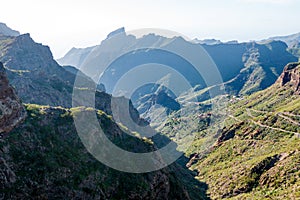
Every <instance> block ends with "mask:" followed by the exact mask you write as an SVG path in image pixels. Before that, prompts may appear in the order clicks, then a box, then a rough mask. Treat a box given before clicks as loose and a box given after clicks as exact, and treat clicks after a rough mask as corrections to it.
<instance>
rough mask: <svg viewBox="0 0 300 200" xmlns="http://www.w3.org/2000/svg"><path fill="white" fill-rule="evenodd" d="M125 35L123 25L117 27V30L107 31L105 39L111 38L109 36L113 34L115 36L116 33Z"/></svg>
mask: <svg viewBox="0 0 300 200" xmlns="http://www.w3.org/2000/svg"><path fill="white" fill-rule="evenodd" d="M119 34H120V35H121V34H122V35H125V34H126V32H125V28H124V27H121V28H118V29H117V30H114V31H113V32H111V33H109V34H108V35H107V38H106V39H109V38H111V37H113V36H116V35H119Z"/></svg>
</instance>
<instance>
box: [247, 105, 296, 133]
mask: <svg viewBox="0 0 300 200" xmlns="http://www.w3.org/2000/svg"><path fill="white" fill-rule="evenodd" d="M246 111H247V115H248V116H249V117H251V118H254V117H253V115H252V113H251V111H250V109H248V108H247V109H246ZM262 112H263V111H262ZM270 113H272V112H270ZM249 120H250V121H251V122H252V123H254V124H256V125H258V126H260V127H264V128H269V129H272V130H276V131H281V132H285V133H292V134H295V135H296V136H297V137H298V138H300V133H297V132H293V131H287V130H284V129H281V128H274V127H271V126H268V125H265V124H262V123H260V122H257V121H255V120H253V119H249Z"/></svg>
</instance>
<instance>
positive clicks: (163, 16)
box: [0, 0, 300, 58]
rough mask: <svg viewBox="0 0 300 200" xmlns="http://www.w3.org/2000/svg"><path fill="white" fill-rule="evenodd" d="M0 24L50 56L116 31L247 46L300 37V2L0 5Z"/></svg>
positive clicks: (46, 1)
mask: <svg viewBox="0 0 300 200" xmlns="http://www.w3.org/2000/svg"><path fill="white" fill-rule="evenodd" d="M0 5H1V12H0V22H4V23H6V24H7V25H8V26H10V27H11V28H13V29H16V30H18V31H20V32H21V33H28V32H29V33H30V34H31V36H32V38H33V39H34V40H35V41H36V42H39V43H43V44H45V45H49V46H50V48H51V50H52V51H53V54H54V57H55V58H58V57H61V56H63V55H64V54H65V53H66V52H67V51H68V50H69V49H70V48H71V47H73V46H75V47H86V46H91V45H95V44H99V43H100V42H101V40H103V39H105V37H106V35H107V34H108V33H109V32H111V31H112V30H115V29H117V28H119V27H122V26H124V27H125V28H126V29H127V30H132V29H139V28H163V29H170V30H173V31H176V32H180V33H182V34H184V35H187V36H188V37H190V38H195V37H197V38H200V39H204V38H216V39H221V40H233V39H238V40H240V41H245V40H246V41H247V40H252V39H262V38H266V37H269V36H275V35H286V34H292V33H296V32H300V26H299V19H300V12H299V10H300V1H299V0H185V1H184V0H147V1H146V0H119V1H117V0H81V1H79V0H26V1H24V0H0Z"/></svg>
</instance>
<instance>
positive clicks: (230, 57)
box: [0, 26, 300, 200]
mask: <svg viewBox="0 0 300 200" xmlns="http://www.w3.org/2000/svg"><path fill="white" fill-rule="evenodd" d="M14 34H15V35H14ZM206 42H207V43H206V44H200V43H203V42H196V43H195V42H188V41H185V40H184V39H183V38H180V37H175V38H165V37H162V36H157V35H154V34H149V35H146V36H144V37H142V38H136V37H134V36H131V35H127V34H126V32H125V30H124V29H123V28H121V29H118V30H116V31H114V32H112V33H111V34H109V35H108V37H107V39H106V40H104V41H102V43H101V44H100V45H97V46H94V47H91V48H87V49H73V50H72V51H71V52H69V53H68V54H67V55H66V56H65V58H63V59H61V60H60V62H62V61H65V62H66V63H65V64H66V65H65V66H61V65H59V64H58V63H57V62H56V61H55V60H54V59H53V57H52V54H51V52H50V49H49V48H48V47H47V46H44V45H42V44H37V43H36V42H34V41H33V40H32V38H31V37H30V35H29V34H23V35H18V34H17V33H16V32H14V31H12V30H11V29H9V28H8V27H7V26H4V28H3V29H2V32H1V31H0V89H1V90H0V199H132V200H135V199H145V200H146V199H149V200H152V199H158V200H160V199H163V200H165V199H167V200H168V199H170V200H173V199H191V200H199V199H299V198H300V193H299V187H300V178H299V177H300V145H299V144H300V143H299V141H300V140H299V138H300V128H299V127H300V126H299V124H300V63H299V62H294V61H297V60H298V58H297V56H295V55H297V54H295V52H294V51H291V50H296V49H297V48H296V47H295V46H290V47H289V46H288V45H287V44H286V43H284V42H282V41H263V42H249V43H236V42H230V43H219V42H218V41H214V40H211V41H206ZM167 45H175V46H176V45H178V47H183V46H184V47H189V49H190V50H191V51H190V52H189V53H195V52H193V50H194V49H195V46H197V45H201V46H202V47H203V48H204V49H205V50H206V51H207V52H208V54H209V55H210V56H211V58H213V60H214V61H215V63H216V65H217V67H218V69H219V71H220V73H221V75H222V78H223V80H224V82H225V83H224V85H225V89H226V94H224V95H219V96H216V97H214V98H213V99H211V98H210V96H209V94H208V91H209V90H215V89H221V87H223V85H222V84H221V85H219V84H217V85H207V84H206V83H205V82H203V79H202V78H201V77H200V76H198V74H195V73H194V72H195V71H193V70H192V68H189V67H190V66H189V63H187V62H185V61H184V60H183V59H180V58H178V57H176V59H174V60H173V59H170V58H174V57H172V56H171V57H170V54H168V52H165V51H161V50H157V51H156V50H155V48H154V50H153V49H151V48H149V46H150V47H165V46H167ZM143 47H148V48H143ZM136 48H139V50H136ZM130 50H135V51H130ZM128 51H129V52H128ZM124 53H127V54H125V55H126V57H125V58H126V59H128V58H129V59H128V60H125V61H126V62H123V61H124V60H122V58H124V57H122V56H121V58H120V59H116V60H117V65H113V66H112V67H111V68H108V69H109V70H103V69H104V68H105V67H106V66H107V65H108V64H109V62H110V61H111V60H115V58H118V56H119V55H124ZM147 53H149V54H147ZM147 55H148V56H147ZM197 55H198V54H197ZM75 58H76V59H75ZM163 58H167V59H163ZM149 59H150V60H151V59H154V60H155V59H157V60H158V61H161V62H162V63H165V64H169V65H173V67H174V69H177V70H178V71H179V72H180V73H181V74H183V75H184V76H186V78H189V79H190V83H191V84H192V85H193V88H191V89H190V90H189V91H187V92H186V93H184V94H183V95H181V96H179V97H176V96H175V94H174V93H173V92H172V91H171V90H170V89H169V88H166V87H163V86H162V85H160V83H161V82H163V81H164V80H160V81H161V82H156V83H153V84H148V85H145V87H139V88H137V89H136V90H135V93H134V94H132V96H131V99H132V100H133V102H131V101H130V100H129V99H127V98H124V97H114V96H112V95H111V94H107V93H105V92H103V89H104V88H103V85H100V84H96V82H98V79H97V75H100V74H97V73H96V74H95V73H93V72H95V69H96V70H100V71H101V69H102V70H103V71H101V72H103V77H104V79H102V80H103V81H104V82H103V84H106V89H107V91H108V92H111V90H112V88H111V86H110V84H114V83H115V81H116V79H118V78H119V77H120V76H121V75H122V73H124V72H127V70H131V68H132V66H136V64H139V63H141V62H142V61H149ZM172 61H173V62H172ZM69 62H70V63H69ZM71 62H72V63H73V65H74V66H75V67H74V66H70V65H69V64H71ZM118 62H119V63H118ZM289 62H290V63H289ZM287 63H289V64H287ZM75 64H76V65H75ZM147 67H148V66H147ZM150 67H152V65H150ZM80 69H84V70H83V71H80ZM158 70H159V69H158ZM144 73H146V72H144ZM156 73H157V71H156ZM140 75H141V78H144V77H147V76H154V75H155V73H146V74H142V73H141V74H140ZM143 75H144V76H143ZM76 76H77V78H79V79H82V80H84V83H86V85H85V84H84V85H82V86H80V87H76V88H74V80H75V77H76ZM212 76H215V74H212ZM199 77H200V78H199ZM167 78H168V77H167ZM125 84H126V83H125ZM97 85H98V86H97ZM97 87H98V89H99V90H97ZM74 90H75V91H79V92H80V94H82V95H81V96H80V97H81V99H80V100H79V101H83V102H85V101H89V100H90V99H88V96H86V95H85V94H86V93H87V92H89V91H92V92H95V95H94V97H95V99H93V103H95V108H91V107H87V106H80V107H76V106H75V107H72V94H73V91H74ZM237 95H240V96H237ZM193 97H197V98H193ZM190 99H194V101H190ZM222 99H225V100H226V102H227V104H225V105H223V104H221V105H220V107H217V109H216V110H214V109H213V106H212V104H213V102H215V101H218V100H222ZM112 100H115V101H113V102H115V104H113V105H112ZM24 103H25V104H24ZM185 103H191V104H192V105H194V106H193V107H192V109H187V108H186V107H184V105H185ZM77 104H78V105H80V103H78V102H75V105H77ZM120 105H129V112H126V113H123V110H119V109H118V108H119V107H118V106H120ZM133 105H134V106H135V107H136V108H137V109H138V111H139V112H140V113H141V114H142V116H143V117H145V118H147V117H154V119H157V121H154V122H159V123H157V124H155V128H156V131H157V132H159V133H158V134H156V135H155V136H153V137H143V135H141V133H139V132H137V131H135V130H132V128H131V127H129V126H127V123H122V122H123V121H121V122H120V121H117V120H116V118H114V117H112V115H113V112H112V109H113V108H114V111H117V112H118V113H117V116H118V117H119V118H122V119H123V120H124V122H127V120H129V118H132V120H133V121H134V122H135V124H137V125H139V126H146V125H148V122H146V121H145V120H144V119H142V118H140V115H139V113H138V111H137V109H135V108H134V107H133ZM182 105H183V107H182ZM114 106H116V107H114ZM162 107H163V108H164V109H166V112H167V114H168V116H166V117H165V116H162V114H161V113H160V112H159V111H161V108H162ZM88 113H92V114H93V115H95V117H96V120H97V123H98V124H99V125H100V126H101V128H102V130H103V131H104V133H105V135H106V137H107V138H108V139H109V140H110V141H111V142H113V143H114V144H116V145H117V146H118V147H119V148H122V149H124V150H125V151H131V152H134V153H144V152H152V151H155V150H157V149H158V148H161V147H163V146H165V145H166V144H168V143H171V142H172V143H174V144H176V146H178V148H179V146H180V147H181V146H183V147H184V146H185V147H187V149H184V148H183V149H180V151H183V153H184V155H183V156H182V157H180V159H178V161H177V162H175V163H173V164H172V165H170V166H168V167H166V168H164V169H161V170H157V171H154V172H150V173H142V174H132V173H125V172H120V171H117V170H114V169H112V168H110V167H107V166H106V165H104V164H102V163H100V162H99V161H98V160H96V159H95V158H94V157H93V156H91V154H90V152H89V151H88V150H87V149H86V148H85V147H84V146H83V143H82V141H81V140H80V138H79V136H78V134H77V129H76V124H75V123H74V120H76V119H78V118H79V119H82V118H80V115H81V114H88ZM128 113H129V114H130V116H129V115H128ZM126 114H127V115H126ZM163 117H165V118H163ZM219 117H220V118H221V119H219ZM214 119H215V120H214ZM218 119H219V120H218ZM223 119H224V120H223ZM83 120H86V119H85V117H83ZM86 124H87V125H88V126H89V125H90V124H89V122H87V123H86ZM92 125H93V124H92ZM91 128H92V129H91V131H90V132H86V134H87V136H88V137H87V138H88V139H89V142H90V143H91V144H93V145H94V147H95V148H104V149H105V147H103V145H102V146H101V145H99V143H98V142H99V141H98V140H96V138H97V135H98V132H97V131H96V130H95V127H94V126H91ZM90 134H91V135H90ZM89 136H91V137H89ZM187 136H192V137H193V141H192V143H191V144H188V142H187V139H188V137H187ZM100 139H101V137H100ZM104 146H105V145H104ZM177 150H178V149H176V153H177ZM168 153H169V152H168ZM170 153H173V152H170ZM107 156H108V157H109V156H111V154H110V152H109V153H108V155H107ZM126 158H127V157H126ZM116 159H119V157H118V156H117V157H116ZM128 162H130V163H132V164H134V162H133V161H132V160H131V159H128ZM149 162H152V160H149Z"/></svg>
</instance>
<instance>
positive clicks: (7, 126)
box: [0, 62, 26, 133]
mask: <svg viewBox="0 0 300 200" xmlns="http://www.w3.org/2000/svg"><path fill="white" fill-rule="evenodd" d="M25 117H26V112H25V110H24V108H23V105H22V104H21V101H20V99H19V98H18V97H17V95H16V94H15V91H14V89H13V88H12V87H11V86H10V85H9V82H8V79H7V77H6V73H5V69H4V67H3V64H2V63H1V62H0V133H3V132H9V131H11V130H12V129H13V128H14V127H15V126H17V125H18V124H19V123H20V122H22V121H23V120H24V119H25Z"/></svg>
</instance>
